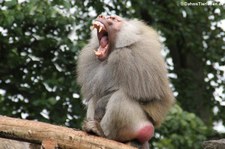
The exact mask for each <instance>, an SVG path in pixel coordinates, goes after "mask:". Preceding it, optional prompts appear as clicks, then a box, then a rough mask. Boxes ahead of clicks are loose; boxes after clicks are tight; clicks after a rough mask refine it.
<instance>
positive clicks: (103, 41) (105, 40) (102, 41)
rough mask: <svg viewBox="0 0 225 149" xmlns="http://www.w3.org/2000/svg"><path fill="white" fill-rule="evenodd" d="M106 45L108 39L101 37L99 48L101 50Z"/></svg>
mask: <svg viewBox="0 0 225 149" xmlns="http://www.w3.org/2000/svg"><path fill="white" fill-rule="evenodd" d="M107 44H108V37H107V36H103V37H102V38H101V39H100V46H101V47H102V48H104V47H105V46H106V45H107Z"/></svg>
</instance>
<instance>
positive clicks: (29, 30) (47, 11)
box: [0, 0, 84, 127]
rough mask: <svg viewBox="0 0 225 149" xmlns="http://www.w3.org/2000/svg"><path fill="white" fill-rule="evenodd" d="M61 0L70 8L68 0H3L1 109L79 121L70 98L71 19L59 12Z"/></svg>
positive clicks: (43, 118) (74, 100) (0, 15)
mask: <svg viewBox="0 0 225 149" xmlns="http://www.w3.org/2000/svg"><path fill="white" fill-rule="evenodd" d="M62 4H63V5H64V6H66V7H64V9H66V8H69V6H67V5H69V4H70V3H68V2H67V3H66V1H65V2H63V3H57V2H53V3H50V2H48V1H30V2H23V3H20V4H19V3H17V1H14V0H13V1H6V2H2V3H1V6H0V8H1V11H0V18H1V19H0V24H1V27H2V28H3V29H4V30H5V32H6V33H5V34H0V59H1V63H0V68H1V69H0V76H1V80H0V89H2V90H4V91H5V95H4V96H3V97H2V98H1V102H0V106H1V107H2V108H1V109H0V113H1V114H3V115H9V116H14V117H22V116H23V115H24V116H23V117H25V118H27V119H38V120H41V121H49V122H51V123H56V124H66V125H71V126H76V127H79V126H80V121H81V118H82V115H83V114H84V109H83V106H82V104H81V100H80V99H79V98H74V94H75V93H78V94H79V92H78V89H79V88H78V86H77V85H76V82H75V75H76V73H75V69H76V65H75V56H76V52H77V47H76V46H75V45H74V44H73V42H72V41H71V40H70V39H69V38H68V36H69V34H70V32H71V31H72V26H73V22H74V21H75V20H74V18H73V17H72V16H65V15H64V14H62V13H61V12H60V8H61V7H59V5H62ZM65 4H66V5H65ZM46 116H47V117H46ZM48 117H49V118H48ZM74 119H77V120H74Z"/></svg>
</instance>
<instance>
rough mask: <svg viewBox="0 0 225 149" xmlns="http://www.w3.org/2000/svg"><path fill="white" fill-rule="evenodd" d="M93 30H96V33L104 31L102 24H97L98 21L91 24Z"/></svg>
mask: <svg viewBox="0 0 225 149" xmlns="http://www.w3.org/2000/svg"><path fill="white" fill-rule="evenodd" d="M94 28H96V29H98V32H100V31H101V30H102V29H104V30H105V26H104V24H102V23H101V22H99V21H94V22H93V23H92V29H94Z"/></svg>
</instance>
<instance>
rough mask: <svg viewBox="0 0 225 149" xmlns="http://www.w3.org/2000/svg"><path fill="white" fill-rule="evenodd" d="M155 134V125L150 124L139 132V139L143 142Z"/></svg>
mask: <svg viewBox="0 0 225 149" xmlns="http://www.w3.org/2000/svg"><path fill="white" fill-rule="evenodd" d="M153 136H154V126H153V125H150V124H148V125H146V126H144V127H142V128H141V129H140V130H139V131H138V133H137V139H138V141H139V142H141V143H144V142H147V141H149V140H150V139H151V138H152V137H153Z"/></svg>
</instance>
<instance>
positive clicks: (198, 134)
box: [152, 105, 210, 149]
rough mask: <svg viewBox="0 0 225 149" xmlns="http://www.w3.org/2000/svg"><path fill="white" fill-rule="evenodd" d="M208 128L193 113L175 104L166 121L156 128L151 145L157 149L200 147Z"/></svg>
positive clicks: (195, 148) (196, 148)
mask: <svg viewBox="0 0 225 149" xmlns="http://www.w3.org/2000/svg"><path fill="white" fill-rule="evenodd" d="M209 132H210V130H209V129H208V128H207V126H206V125H205V124H204V123H203V122H202V120H200V119H199V118H198V117H196V115H195V114H193V113H188V112H185V111H183V110H182V109H181V107H180V106H178V105H175V106H174V107H173V108H172V109H171V111H170V113H169V115H168V116H167V118H166V121H165V122H164V123H163V124H162V126H161V127H160V128H159V129H157V130H156V137H155V140H152V146H154V148H159V149H164V148H165V149H178V148H180V147H181V146H182V148H183V149H189V148H194V149H198V148H199V149H200V148H201V144H202V142H203V141H204V140H206V136H207V135H208V134H209Z"/></svg>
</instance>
